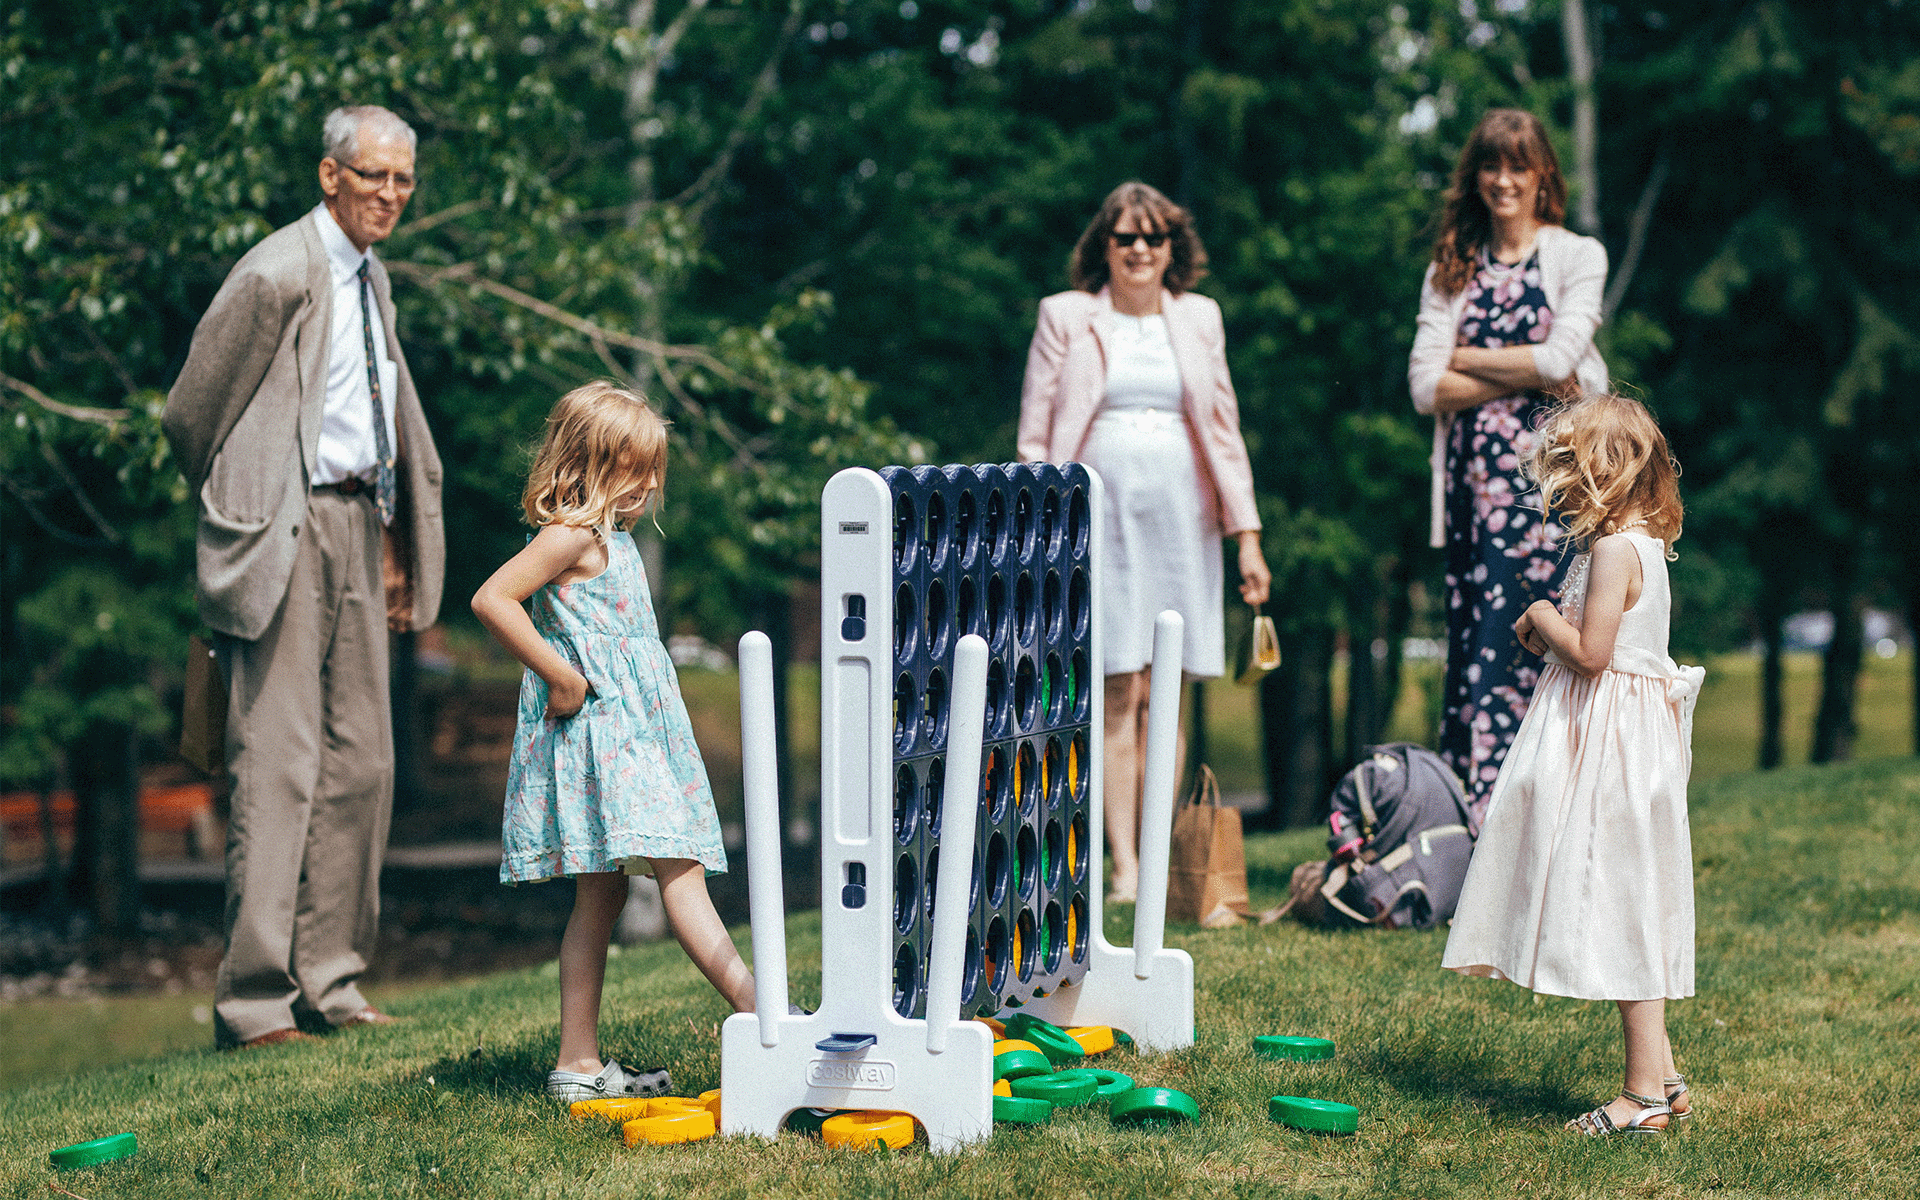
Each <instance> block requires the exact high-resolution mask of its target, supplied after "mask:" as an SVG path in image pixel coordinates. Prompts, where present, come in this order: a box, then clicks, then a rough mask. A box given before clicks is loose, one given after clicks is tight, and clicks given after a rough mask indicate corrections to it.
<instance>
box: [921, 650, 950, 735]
mask: <svg viewBox="0 0 1920 1200" xmlns="http://www.w3.org/2000/svg"><path fill="white" fill-rule="evenodd" d="M922 713H923V714H924V723H925V726H926V741H927V745H929V746H932V747H934V748H935V749H938V748H939V747H941V746H944V745H945V744H946V741H947V676H946V673H945V672H943V671H942V670H941V669H940V668H939V667H935V668H934V669H933V670H931V671H928V672H927V696H926V700H925V702H924V704H923V706H922Z"/></svg>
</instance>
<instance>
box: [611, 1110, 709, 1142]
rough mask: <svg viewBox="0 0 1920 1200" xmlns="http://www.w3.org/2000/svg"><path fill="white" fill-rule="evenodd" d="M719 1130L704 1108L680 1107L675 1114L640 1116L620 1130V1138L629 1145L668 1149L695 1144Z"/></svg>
mask: <svg viewBox="0 0 1920 1200" xmlns="http://www.w3.org/2000/svg"><path fill="white" fill-rule="evenodd" d="M719 1131H720V1123H719V1122H718V1121H716V1120H714V1117H713V1114H712V1113H710V1112H708V1111H707V1110H706V1109H704V1108H683V1109H681V1110H680V1111H679V1112H672V1113H662V1114H660V1115H659V1116H656V1117H641V1118H640V1119H639V1120H636V1121H628V1122H627V1123H626V1124H624V1125H622V1126H621V1127H620V1136H621V1137H623V1138H625V1139H626V1143H627V1145H629V1146H638V1145H639V1144H640V1143H641V1142H647V1143H649V1144H651V1145H655V1146H669V1145H672V1144H673V1143H675V1142H697V1141H699V1140H700V1139H702V1138H710V1137H712V1136H713V1135H714V1134H716V1133H718V1132H719Z"/></svg>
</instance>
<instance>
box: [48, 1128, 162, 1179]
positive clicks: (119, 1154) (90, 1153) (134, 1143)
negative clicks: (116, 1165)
mask: <svg viewBox="0 0 1920 1200" xmlns="http://www.w3.org/2000/svg"><path fill="white" fill-rule="evenodd" d="M139 1149H140V1139H139V1138H137V1137H135V1136H134V1135H133V1134H131V1133H116V1134H114V1135H113V1136H112V1137H103V1138H95V1139H94V1140H93V1141H91V1142H81V1143H80V1144H78V1145H75V1146H62V1147H61V1148H60V1149H58V1150H55V1151H53V1152H52V1153H51V1154H49V1155H47V1159H48V1161H50V1162H52V1163H53V1165H54V1166H56V1167H58V1168H59V1169H61V1170H62V1171H71V1170H73V1169H74V1168H75V1167H91V1166H94V1165H95V1164H98V1163H103V1162H112V1161H113V1160H114V1159H116V1158H126V1157H127V1156H129V1155H131V1154H133V1153H134V1152H135V1151H137V1150H139Z"/></svg>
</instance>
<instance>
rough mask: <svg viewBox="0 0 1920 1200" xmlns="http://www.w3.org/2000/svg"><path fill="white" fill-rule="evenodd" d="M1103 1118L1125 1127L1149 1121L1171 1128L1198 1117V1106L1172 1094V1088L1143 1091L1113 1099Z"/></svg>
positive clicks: (1180, 1093) (1183, 1096)
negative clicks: (1167, 1124) (1108, 1118)
mask: <svg viewBox="0 0 1920 1200" xmlns="http://www.w3.org/2000/svg"><path fill="white" fill-rule="evenodd" d="M1107 1114H1108V1115H1109V1116H1111V1117H1112V1118H1113V1119H1114V1120H1115V1121H1117V1122H1120V1123H1122V1124H1128V1125H1136V1124H1144V1123H1146V1122H1150V1121H1164V1122H1167V1123H1169V1124H1174V1123H1178V1122H1181V1121H1191V1120H1193V1119H1194V1118H1195V1117H1198V1116H1199V1115H1200V1106H1199V1105H1198V1104H1195V1103H1194V1102H1193V1097H1192V1096H1189V1095H1187V1094H1186V1093H1185V1092H1176V1091H1174V1090H1173V1089H1172V1088H1161V1087H1143V1088H1134V1089H1133V1090H1132V1091H1130V1092H1122V1093H1120V1094H1119V1095H1118V1096H1115V1097H1114V1098H1113V1099H1112V1100H1111V1101H1109V1102H1108V1104H1107Z"/></svg>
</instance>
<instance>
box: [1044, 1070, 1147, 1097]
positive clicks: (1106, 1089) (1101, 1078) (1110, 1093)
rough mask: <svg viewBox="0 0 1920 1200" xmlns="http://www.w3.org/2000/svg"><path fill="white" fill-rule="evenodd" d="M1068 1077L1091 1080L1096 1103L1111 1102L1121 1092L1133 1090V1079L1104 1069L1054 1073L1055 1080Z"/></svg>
mask: <svg viewBox="0 0 1920 1200" xmlns="http://www.w3.org/2000/svg"><path fill="white" fill-rule="evenodd" d="M1069 1075H1073V1076H1078V1077H1080V1078H1084V1079H1091V1080H1093V1098H1094V1099H1095V1100H1096V1101H1105V1100H1111V1099H1113V1098H1114V1097H1115V1096H1118V1095H1120V1094H1121V1093H1122V1092H1130V1091H1132V1090H1133V1077H1132V1076H1131V1075H1122V1074H1121V1073H1120V1072H1118V1071H1109V1070H1107V1069H1106V1068H1105V1067H1076V1068H1074V1069H1073V1070H1071V1071H1055V1072H1054V1073H1053V1077H1054V1078H1055V1079H1064V1078H1066V1077H1067V1076H1069Z"/></svg>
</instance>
